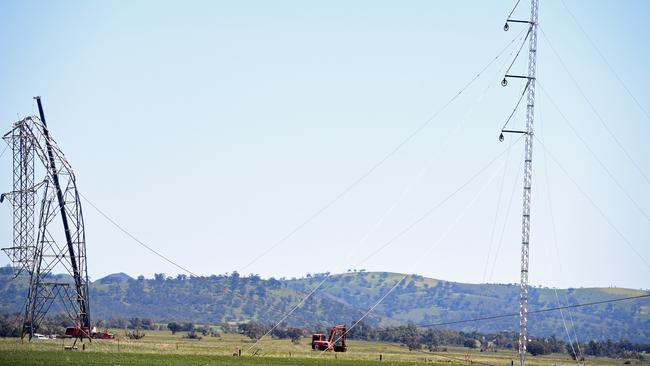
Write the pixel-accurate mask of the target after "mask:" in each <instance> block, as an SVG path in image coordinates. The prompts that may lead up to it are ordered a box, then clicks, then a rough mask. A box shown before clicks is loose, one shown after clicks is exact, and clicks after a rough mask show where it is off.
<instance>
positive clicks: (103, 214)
mask: <svg viewBox="0 0 650 366" xmlns="http://www.w3.org/2000/svg"><path fill="white" fill-rule="evenodd" d="M522 33H523V31H522V32H520V33H519V34H517V36H516V37H515V38H513V39H512V41H510V42H509V43H508V45H507V46H506V47H504V48H503V49H502V50H501V51H500V52H499V53H498V54H497V56H495V57H494V58H493V59H492V60H491V61H490V62H489V63H488V64H487V65H486V66H485V67H484V68H483V69H481V71H480V72H479V73H478V74H476V76H474V78H472V79H471V80H470V81H469V82H468V83H467V84H465V86H464V87H463V88H462V89H461V90H460V91H459V92H458V93H457V94H455V95H454V96H453V97H452V98H451V99H450V100H449V101H448V102H447V103H446V104H444V105H443V106H442V107H441V108H440V109H439V110H438V111H437V112H436V113H434V114H433V115H432V116H431V117H430V118H429V119H428V120H426V121H425V122H424V123H423V124H421V125H420V126H419V127H418V128H417V129H416V130H415V131H413V132H412V133H411V134H410V135H409V136H407V138H406V139H404V140H402V141H401V142H400V143H399V144H398V145H397V146H396V147H395V148H394V149H393V150H391V151H390V152H389V153H388V154H387V155H385V156H384V157H383V158H382V159H381V160H379V162H377V163H376V164H375V165H373V166H372V167H371V168H370V169H369V170H368V171H366V172H365V173H364V174H362V175H361V176H360V177H359V178H358V179H357V180H355V181H354V182H353V183H352V184H351V185H349V186H348V187H347V188H346V189H345V190H343V191H342V192H341V193H340V194H339V195H337V196H336V197H335V198H334V199H333V200H331V201H330V202H328V203H327V204H326V205H325V206H323V207H322V208H321V209H319V210H318V211H316V212H315V213H314V214H312V215H311V216H310V217H309V218H307V220H305V221H303V222H302V223H301V224H300V225H298V226H297V227H296V228H294V230H292V231H291V232H290V233H289V234H287V235H285V236H284V237H283V238H282V239H281V240H280V241H278V242H276V243H275V244H273V245H272V246H271V247H270V248H268V249H267V250H266V251H265V252H263V253H262V254H260V255H258V256H257V257H255V258H254V259H253V260H252V261H250V262H249V263H248V264H247V265H246V266H244V267H242V268H241V269H240V271H239V272H243V271H244V270H245V269H246V268H248V267H249V266H250V265H252V264H253V263H255V262H256V261H257V260H259V259H260V258H261V257H263V256H264V255H266V254H267V253H268V252H270V251H271V250H273V249H274V248H275V247H277V246H278V245H280V244H281V243H282V242H284V241H286V240H287V239H289V238H290V237H291V236H293V235H294V234H295V233H296V232H298V231H299V230H300V229H302V228H303V227H304V226H305V225H307V224H308V223H309V222H311V221H312V220H314V219H315V218H316V217H317V216H319V215H320V214H322V213H323V212H324V211H325V210H326V209H327V208H329V207H330V206H331V205H333V204H334V203H336V202H337V201H338V200H339V199H341V198H342V197H343V196H344V195H345V194H347V193H348V192H349V191H351V190H352V189H353V188H354V187H355V186H356V185H358V184H359V183H360V182H361V181H363V180H364V179H365V178H366V177H367V176H369V175H370V174H371V173H372V172H373V171H374V170H376V169H377V168H379V166H381V165H382V164H383V163H384V162H385V161H386V160H388V159H389V158H390V157H391V156H392V155H394V154H395V153H397V152H398V151H399V150H400V149H401V148H402V147H403V146H404V145H406V144H407V143H408V142H409V141H410V140H411V139H413V138H414V137H415V136H416V135H417V134H418V133H419V132H420V131H422V130H423V129H424V128H425V127H426V126H427V125H428V124H429V123H430V122H432V121H433V120H434V119H435V118H436V117H437V116H438V115H439V114H440V113H442V112H443V111H444V110H445V109H446V108H447V107H448V106H449V105H450V104H451V103H452V102H453V101H455V100H456V99H457V98H458V97H459V96H460V95H461V94H462V93H463V92H464V91H465V90H467V89H468V88H469V86H471V85H472V84H473V83H474V82H475V81H476V80H477V79H478V78H479V77H480V76H481V75H482V74H483V73H484V72H485V71H486V70H487V69H488V68H489V67H490V66H491V65H492V64H493V63H494V62H496V61H497V60H498V59H499V58H500V57H501V56H502V55H503V53H505V51H506V50H507V49H508V48H509V47H510V46H511V45H512V44H513V43H514V42H515V41H516V40H517V39H518V38H519V37H520V36H521V34H522ZM7 146H8V145H7ZM5 149H6V148H5ZM79 195H80V196H81V197H82V198H83V199H84V200H85V201H86V202H88V204H90V205H91V206H92V207H93V208H94V209H95V210H96V211H97V212H98V213H99V214H100V215H102V216H103V217H104V218H105V219H107V220H108V221H109V222H110V223H111V224H113V225H114V226H115V227H116V228H118V229H119V230H120V231H122V232H123V233H124V234H126V235H127V236H128V237H130V238H131V239H133V240H134V241H135V242H136V243H138V244H140V245H141V246H143V247H144V248H146V249H147V250H149V251H150V252H152V253H154V254H155V255H157V256H158V257H160V258H162V259H163V260H165V261H166V262H168V263H170V264H172V265H173V266H175V267H177V268H179V269H181V270H182V271H184V272H186V273H188V274H190V275H192V276H195V277H199V276H198V275H197V274H196V273H194V272H192V271H190V270H189V269H188V268H186V267H184V266H182V265H180V264H178V263H177V262H175V261H173V260H171V259H170V258H168V257H167V256H165V255H163V254H162V253H160V252H159V251H157V250H155V249H153V248H152V247H150V246H149V245H147V244H145V243H144V242H142V241H141V240H139V239H138V238H137V237H136V236H134V235H133V234H131V233H130V232H129V231H127V230H126V229H124V228H123V227H122V226H121V225H119V224H118V223H117V222H116V221H115V220H113V219H112V218H111V217H110V216H108V215H107V214H106V213H104V212H103V211H102V210H100V209H99V207H97V206H96V205H95V204H93V203H92V202H91V201H90V200H89V199H88V198H87V197H86V196H84V195H83V194H81V193H79ZM233 294H234V293H233Z"/></svg>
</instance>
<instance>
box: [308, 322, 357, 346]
mask: <svg viewBox="0 0 650 366" xmlns="http://www.w3.org/2000/svg"><path fill="white" fill-rule="evenodd" d="M347 335H348V332H347V328H346V327H345V325H337V326H335V327H333V328H332V329H331V330H330V333H329V338H326V336H327V334H325V333H316V334H312V336H311V349H313V350H319V351H334V352H345V351H347V350H348V346H346V345H345V338H346V337H347Z"/></svg>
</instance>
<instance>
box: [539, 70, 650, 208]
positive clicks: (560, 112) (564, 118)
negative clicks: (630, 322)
mask: <svg viewBox="0 0 650 366" xmlns="http://www.w3.org/2000/svg"><path fill="white" fill-rule="evenodd" d="M537 85H538V86H539V87H540V89H542V92H544V95H545V96H546V97H547V98H548V100H549V101H550V102H551V104H552V105H553V107H554V108H555V110H556V111H557V112H558V113H559V114H560V116H561V117H562V119H563V120H564V122H565V123H566V124H567V126H569V128H570V129H571V131H573V134H574V135H576V137H578V139H579V140H580V142H581V143H582V145H583V146H584V147H585V148H586V149H587V150H588V151H589V153H590V154H591V156H592V157H593V158H594V159H595V160H596V161H597V162H598V164H599V165H600V167H601V168H603V170H604V171H605V173H607V175H608V176H609V178H610V179H611V180H612V181H613V182H614V184H616V186H617V187H618V188H619V189H620V190H621V191H622V192H623V194H625V196H626V197H627V198H628V199H629V200H630V202H632V204H633V205H634V206H635V207H636V209H637V210H638V211H639V212H640V213H641V215H643V217H645V219H646V220H648V221H650V217H648V215H647V214H646V213H645V211H644V210H643V208H642V207H641V206H640V205H639V204H638V203H637V202H636V200H635V199H634V198H632V196H631V195H630V194H629V193H628V192H627V190H626V189H625V188H624V187H623V185H622V184H621V183H620V182H619V181H618V179H616V177H615V176H614V174H612V172H610V171H609V169H608V168H607V166H605V163H603V161H602V160H600V158H599V157H598V155H596V152H595V151H594V150H593V149H592V148H591V147H590V146H589V144H587V141H585V139H584V138H583V137H582V135H580V133H578V130H577V129H576V128H575V127H574V126H573V124H572V123H571V122H570V121H569V119H568V118H567V117H566V115H565V114H564V113H562V111H561V110H560V107H559V106H558V105H557V103H555V101H554V100H553V98H551V96H550V94H549V93H548V92H547V91H546V89H545V88H544V87H543V86H542V84H541V83H540V82H539V81H537Z"/></svg>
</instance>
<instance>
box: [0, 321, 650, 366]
mask: <svg viewBox="0 0 650 366" xmlns="http://www.w3.org/2000/svg"><path fill="white" fill-rule="evenodd" d="M113 331H114V332H115V333H116V334H117V336H118V337H120V338H121V339H119V340H117V339H116V340H94V341H92V342H91V343H88V342H86V350H85V351H83V350H81V349H79V350H75V351H70V350H64V349H63V346H64V344H65V345H68V346H69V345H71V343H72V342H71V340H69V339H67V340H65V341H64V340H61V339H59V340H34V341H32V342H24V343H22V342H20V340H19V339H15V338H7V339H0V365H82V364H83V365H134V366H135V365H156V366H166V365H181V366H184V365H251V366H253V365H263V366H266V365H268V366H275V365H307V366H312V365H313V366H319V365H341V366H346V365H362V366H365V365H367V366H369V365H384V366H385V365H394V366H399V365H403V366H406V365H425V364H426V365H467V364H469V363H468V362H467V361H466V360H471V361H473V362H474V364H481V363H486V364H490V365H495V366H497V365H509V364H510V361H511V360H516V359H517V356H516V354H515V353H514V352H512V351H509V350H499V352H496V353H495V352H485V353H482V352H478V351H477V350H472V351H470V350H468V349H467V348H457V347H449V348H448V350H447V352H438V353H431V352H428V351H417V352H416V351H414V352H409V350H408V349H407V348H406V347H403V346H400V345H399V344H391V343H380V342H362V341H349V342H348V343H349V352H346V353H337V354H334V353H322V352H315V351H312V350H311V348H310V347H309V340H308V339H303V340H302V341H301V342H300V343H299V344H293V343H291V342H290V341H289V340H278V339H268V340H267V339H265V340H264V341H262V342H261V343H259V344H257V345H255V344H254V343H253V342H252V341H250V340H249V339H247V338H245V337H242V336H240V335H223V336H222V337H204V338H203V339H202V340H200V341H196V340H188V339H184V338H182V336H183V335H184V334H185V333H177V334H175V335H172V334H171V332H168V331H147V332H146V336H145V338H143V339H141V340H138V341H134V340H126V339H122V338H123V335H124V333H123V331H119V330H113ZM118 345H119V352H118ZM238 349H241V350H242V357H233V353H237V350H238ZM253 354H255V355H254V356H253ZM380 354H381V355H382V357H383V362H381V363H380V362H379V355H380ZM623 362H624V360H612V359H605V358H589V359H588V364H589V365H593V366H597V365H622V364H623ZM527 364H528V365H531V366H550V365H557V366H560V365H576V363H575V361H572V360H570V359H569V358H568V356H567V355H548V356H543V357H532V356H531V357H529V358H528V361H527ZM632 364H633V365H641V364H644V365H648V364H649V363H647V362H646V363H640V362H638V361H632Z"/></svg>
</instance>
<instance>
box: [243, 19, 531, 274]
mask: <svg viewBox="0 0 650 366" xmlns="http://www.w3.org/2000/svg"><path fill="white" fill-rule="evenodd" d="M522 33H523V30H522V31H521V32H520V33H519V34H517V36H515V38H513V39H512V41H510V42H509V43H508V44H507V45H506V46H505V47H504V48H503V49H502V50H501V51H500V52H499V53H498V54H497V55H496V56H495V57H494V58H493V59H492V60H491V61H490V62H488V64H487V65H485V67H483V69H481V71H479V73H478V74H476V76H474V77H473V78H472V79H471V80H470V81H469V82H468V83H467V84H465V86H463V87H462V88H461V89H460V90H459V91H458V93H456V94H455V95H454V96H453V97H451V99H449V100H448V101H447V103H445V104H444V105H443V106H442V107H441V108H440V109H438V110H437V111H436V112H435V113H434V114H433V115H432V116H431V117H429V118H428V119H427V120H426V121H424V123H422V124H420V125H419V126H418V127H417V128H416V129H415V130H414V131H413V132H411V133H410V134H409V135H408V136H406V138H405V139H403V140H402V141H400V142H399V143H398V144H397V145H396V146H395V147H394V148H393V149H392V150H390V151H389V152H388V153H387V154H386V155H384V156H383V157H382V158H381V159H379V161H377V162H376V163H375V164H373V165H372V166H371V167H370V169H368V170H366V171H365V172H364V173H363V174H361V176H359V177H358V178H357V179H355V180H354V181H353V182H352V183H351V184H349V185H348V186H347V187H346V188H345V189H343V190H342V191H341V192H340V193H339V194H337V195H336V196H334V198H332V199H331V200H330V201H328V202H327V203H326V204H325V205H323V206H322V207H321V208H319V209H318V210H316V211H315V212H314V213H312V214H311V215H310V216H309V217H307V219H305V220H304V221H302V222H301V223H300V224H298V225H297V226H296V227H295V228H293V229H292V230H291V231H289V233H288V234H286V235H285V236H283V237H282V238H281V239H280V240H278V241H276V242H275V243H273V244H272V245H271V246H270V247H269V248H267V249H266V250H264V251H263V252H262V253H260V254H258V255H257V256H256V257H254V258H253V259H252V260H251V261H250V262H248V263H247V264H246V265H244V266H243V267H242V268H241V269H240V272H241V271H244V270H246V269H247V268H248V267H250V266H251V265H253V264H254V263H255V262H257V261H258V260H260V258H262V257H264V256H265V255H267V254H268V253H270V252H271V251H272V250H273V249H275V248H276V247H277V246H278V245H280V244H282V243H284V242H285V241H287V240H288V239H290V238H291V237H292V236H293V235H295V234H296V233H297V232H298V231H300V230H301V229H302V228H303V227H305V226H307V225H308V224H309V223H311V222H312V221H313V220H314V219H316V218H317V217H318V216H320V215H321V214H322V213H323V212H325V211H326V210H327V209H329V208H330V207H331V206H333V205H334V204H335V203H336V202H338V201H339V200H340V199H341V198H343V197H344V196H345V195H347V194H348V193H349V192H350V191H351V190H352V189H354V188H355V187H356V186H357V185H359V184H360V183H361V182H362V181H364V180H365V179H366V178H367V177H368V176H370V175H371V174H372V173H373V172H374V171H375V170H377V169H378V168H379V167H380V166H382V165H383V164H384V163H385V162H386V161H387V160H388V159H390V158H391V157H392V156H393V155H395V154H396V153H397V152H399V151H400V150H401V149H402V148H403V147H404V146H405V145H406V144H407V143H409V142H410V141H411V140H412V139H413V138H415V136H417V135H418V134H419V133H420V132H422V130H424V129H425V128H426V127H427V126H428V125H429V124H430V123H431V122H432V121H433V120H434V119H435V118H437V117H438V116H439V115H440V114H441V113H442V112H443V111H445V110H446V109H447V107H449V105H451V104H452V103H453V102H454V101H455V100H456V99H458V97H460V96H461V95H462V94H463V93H464V92H465V90H467V89H468V88H469V87H470V86H471V85H472V84H473V83H474V82H475V81H476V80H477V79H478V78H479V77H480V76H481V75H482V74H483V73H484V72H485V71H486V70H487V69H488V68H489V67H490V66H492V64H493V63H494V62H496V61H497V60H498V59H499V58H500V57H501V56H502V55H503V54H504V53H505V52H506V51H507V50H508V49H509V48H510V46H511V45H512V44H513V43H515V41H516V40H517V39H518V38H519V36H521V34H522Z"/></svg>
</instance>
